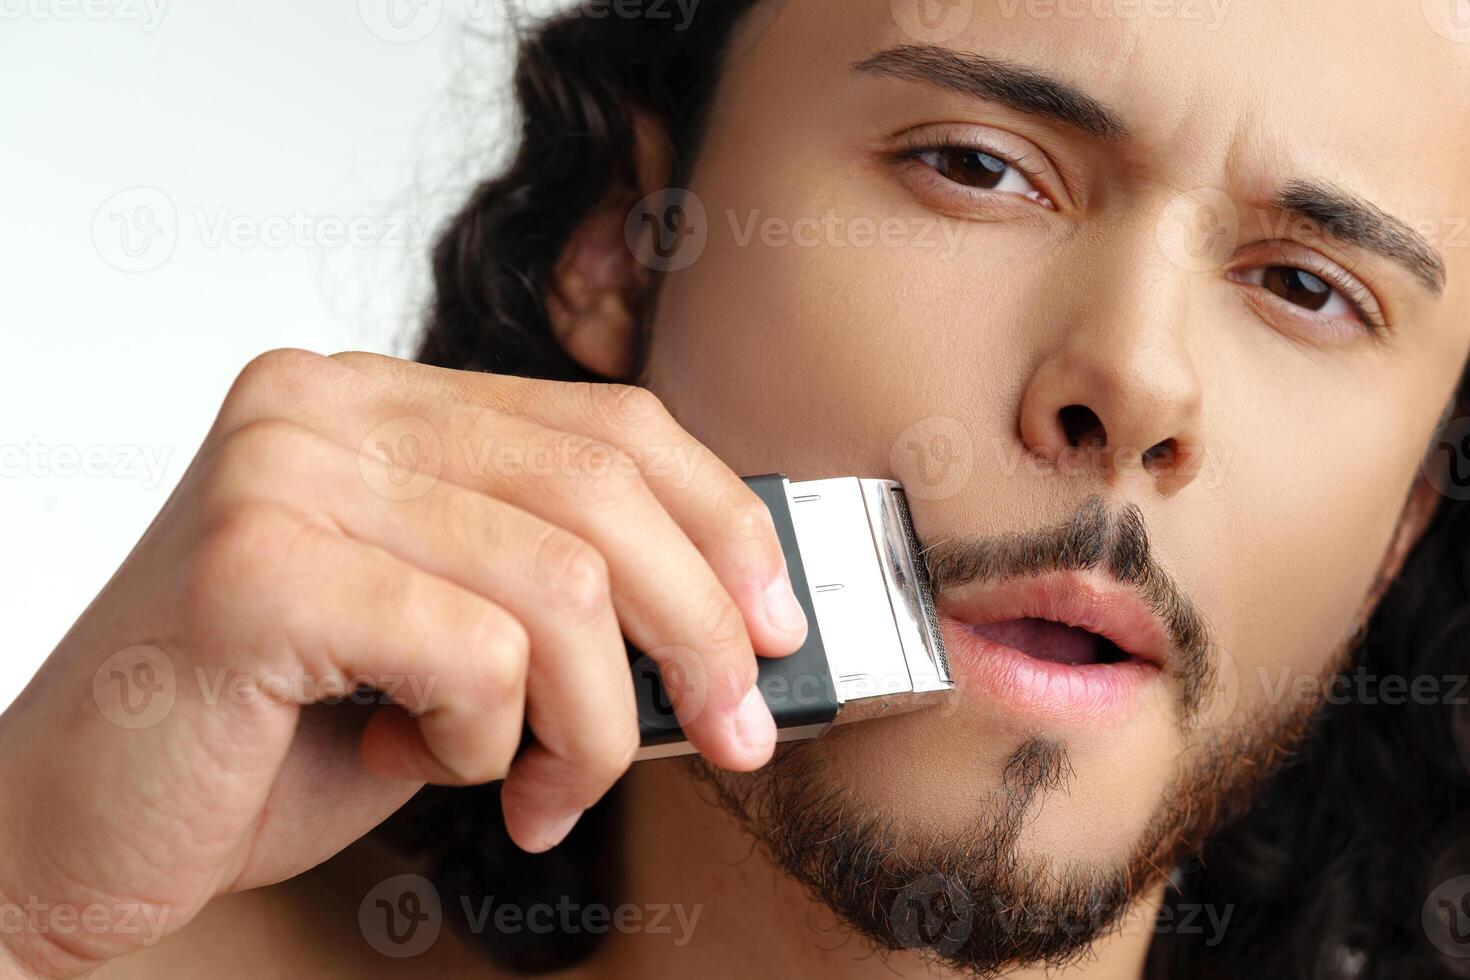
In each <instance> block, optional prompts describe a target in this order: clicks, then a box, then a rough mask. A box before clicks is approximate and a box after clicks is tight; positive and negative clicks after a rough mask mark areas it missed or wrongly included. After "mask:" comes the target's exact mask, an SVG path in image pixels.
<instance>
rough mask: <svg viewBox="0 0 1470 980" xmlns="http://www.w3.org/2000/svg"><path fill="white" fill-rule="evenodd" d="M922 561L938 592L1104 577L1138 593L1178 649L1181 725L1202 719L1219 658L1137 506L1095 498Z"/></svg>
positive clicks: (946, 544)
mask: <svg viewBox="0 0 1470 980" xmlns="http://www.w3.org/2000/svg"><path fill="white" fill-rule="evenodd" d="M924 560H925V563H926V564H927V565H928V569H929V582H930V586H931V588H932V589H933V590H934V592H935V593H936V594H942V593H943V592H944V591H946V590H951V589H956V588H959V587H961V586H965V585H972V584H977V583H978V584H983V583H986V582H997V581H1005V580H1008V579H1015V578H1030V577H1034V576H1037V575H1042V574H1045V573H1048V572H1081V571H1093V570H1100V571H1103V572H1104V573H1106V574H1107V575H1109V576H1110V577H1111V578H1113V579H1114V580H1115V581H1116V582H1118V583H1120V584H1122V585H1125V586H1128V587H1129V588H1131V589H1133V590H1135V591H1136V592H1137V593H1138V594H1139V596H1140V597H1141V598H1142V599H1143V601H1144V602H1145V603H1146V604H1147V605H1148V607H1149V608H1150V609H1151V610H1152V611H1153V613H1154V615H1155V616H1157V617H1158V618H1159V621H1160V622H1161V623H1162V624H1163V626H1164V630H1165V632H1166V633H1167V635H1168V637H1169V640H1170V643H1171V644H1172V646H1173V647H1174V651H1173V654H1174V655H1173V656H1172V657H1170V658H1169V664H1168V668H1167V669H1168V670H1169V672H1170V673H1171V674H1173V675H1174V676H1175V678H1176V679H1177V681H1178V684H1179V696H1180V708H1181V712H1182V715H1183V720H1185V721H1189V720H1192V719H1193V718H1195V717H1196V716H1197V715H1198V712H1199V710H1200V707H1201V704H1202V702H1203V700H1204V697H1205V695H1206V694H1207V692H1208V691H1209V690H1210V688H1211V686H1212V684H1213V681H1214V676H1215V673H1216V671H1217V669H1218V664H1219V662H1220V658H1221V653H1220V650H1219V647H1218V646H1217V645H1216V643H1215V642H1214V639H1213V637H1212V634H1211V631H1210V629H1209V625H1208V621H1207V620H1206V619H1205V618H1204V616H1203V615H1202V614H1201V613H1200V611H1199V608H1198V607H1197V606H1196V605H1195V604H1194V602H1193V601H1191V600H1190V598H1189V596H1188V595H1186V594H1185V592H1184V590H1183V589H1182V588H1181V587H1180V586H1179V584H1178V583H1176V582H1175V581H1174V579H1173V578H1172V577H1171V576H1170V575H1169V573H1168V572H1167V571H1165V570H1164V569H1163V567H1161V566H1160V565H1159V563H1158V561H1157V559H1155V557H1154V555H1153V551H1152V546H1151V545H1150V543H1149V537H1148V528H1147V525H1146V523H1145V521H1144V517H1143V511H1142V510H1140V509H1139V507H1138V506H1137V505H1136V504H1124V505H1121V506H1119V507H1117V508H1110V507H1109V506H1108V503H1107V501H1106V500H1104V499H1103V498H1102V497H1101V496H1096V495H1094V496H1090V497H1088V498H1086V499H1085V500H1083V501H1082V502H1081V504H1079V505H1078V507H1077V509H1076V511H1075V512H1073V514H1072V515H1071V516H1070V517H1068V518H1067V519H1066V520H1064V521H1062V522H1061V523H1059V524H1055V525H1052V526H1050V527H1044V528H1041V529H1038V530H1034V531H1024V532H1012V533H1008V534H1002V535H995V536H988V537H972V538H963V539H955V538H951V539H948V540H945V541H939V542H936V543H935V544H933V545H931V546H929V547H927V548H925V549H924Z"/></svg>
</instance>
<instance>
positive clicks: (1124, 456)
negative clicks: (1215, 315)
mask: <svg viewBox="0 0 1470 980" xmlns="http://www.w3.org/2000/svg"><path fill="white" fill-rule="evenodd" d="M1130 281H1131V282H1132V283H1133V284H1134V286H1135V287H1137V286H1138V282H1139V280H1138V279H1136V278H1134V279H1131V280H1130ZM1155 285H1156V286H1158V285H1160V284H1157V283H1156V284H1155ZM1118 292H1119V295H1118V296H1116V297H1115V301H1114V302H1107V301H1106V299H1104V301H1103V302H1102V303H1100V304H1099V303H1094V305H1092V306H1090V307H1089V308H1087V309H1078V310H1074V311H1073V312H1071V313H1070V314H1067V315H1066V316H1065V317H1064V321H1065V322H1063V323H1062V324H1060V326H1059V329H1058V330H1057V331H1056V333H1055V339H1054V340H1053V342H1052V343H1051V344H1050V345H1049V347H1048V349H1046V350H1044V351H1043V352H1042V354H1041V356H1040V358H1039V360H1038V361H1037V362H1036V366H1035V368H1034V370H1033V371H1032V374H1031V376H1030V378H1029V379H1028V381H1027V384H1026V388H1025V391H1024V394H1023V395H1022V398H1021V406H1020V434H1021V440H1022V442H1023V443H1024V444H1025V446H1026V449H1027V450H1028V451H1029V452H1031V453H1032V454H1034V455H1035V456H1038V457H1041V458H1043V459H1048V460H1052V461H1056V462H1059V463H1063V462H1064V463H1066V464H1068V465H1069V466H1075V465H1083V466H1087V467H1091V468H1095V469H1096V470H1098V471H1099V472H1101V473H1102V474H1103V475H1105V476H1106V477H1107V478H1109V479H1110V480H1112V481H1121V480H1128V479H1142V480H1144V481H1147V482H1149V483H1151V484H1152V486H1153V488H1154V489H1156V490H1157V491H1158V492H1159V493H1161V494H1164V495H1166V496H1167V495H1172V494H1174V493H1177V492H1178V491H1179V490H1181V489H1182V488H1183V487H1185V486H1187V485H1188V484H1189V483H1190V482H1192V481H1193V479H1194V478H1195V476H1196V475H1197V474H1198V472H1199V467H1198V465H1195V464H1197V462H1198V458H1199V454H1200V452H1201V449H1202V446H1201V433H1200V415H1201V402H1202V400H1203V399H1202V392H1201V385H1200V377H1199V373H1198V371H1197V370H1196V366H1195V364H1194V362H1193V360H1192V359H1191V356H1190V352H1189V348H1188V337H1187V336H1186V331H1185V330H1184V329H1183V324H1185V323H1186V322H1187V315H1186V312H1185V310H1184V309H1183V308H1182V304H1181V303H1180V302H1175V301H1171V299H1170V297H1169V294H1168V289H1167V286H1165V287H1163V288H1162V289H1154V290H1145V289H1143V288H1142V287H1138V288H1132V289H1128V290H1119V291H1118ZM1093 298H1094V299H1095V300H1096V299H1098V298H1099V297H1098V296H1097V294H1096V293H1094V294H1093ZM1138 474H1142V476H1138Z"/></svg>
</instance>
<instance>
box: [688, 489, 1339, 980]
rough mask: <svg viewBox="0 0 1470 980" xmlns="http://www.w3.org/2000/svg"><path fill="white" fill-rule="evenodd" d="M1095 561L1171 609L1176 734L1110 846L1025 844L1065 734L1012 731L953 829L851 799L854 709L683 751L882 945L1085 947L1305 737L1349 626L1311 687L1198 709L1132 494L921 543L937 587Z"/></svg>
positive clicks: (1203, 640) (1053, 778)
mask: <svg viewBox="0 0 1470 980" xmlns="http://www.w3.org/2000/svg"><path fill="white" fill-rule="evenodd" d="M1098 567H1102V568H1105V569H1106V570H1107V571H1108V572H1109V574H1111V575H1112V576H1113V577H1115V578H1117V579H1118V580H1120V581H1123V582H1126V583H1128V584H1130V585H1132V586H1134V587H1136V588H1138V589H1139V590H1140V591H1141V592H1142V593H1143V594H1144V595H1145V597H1146V598H1147V600H1148V601H1149V603H1150V604H1151V605H1152V607H1153V608H1154V609H1155V610H1157V611H1159V612H1160V614H1161V616H1162V618H1163V619H1164V620H1165V621H1166V622H1167V624H1168V628H1169V632H1170V634H1171V637H1172V639H1173V641H1174V649H1175V661H1176V663H1175V664H1174V669H1173V676H1172V677H1171V679H1170V683H1172V684H1173V686H1174V691H1175V695H1176V699H1177V702H1178V704H1177V708H1178V713H1177V721H1178V724H1179V730H1180V732H1181V735H1182V736H1183V737H1185V738H1186V739H1187V741H1186V742H1185V743H1184V744H1185V745H1186V746H1187V748H1186V749H1185V750H1184V751H1182V752H1181V753H1180V757H1179V762H1178V764H1177V766H1176V769H1175V771H1174V772H1173V774H1172V775H1171V777H1170V778H1169V779H1168V781H1167V782H1166V783H1165V788H1164V791H1163V792H1162V793H1161V795H1160V798H1159V801H1158V803H1157V805H1156V806H1155V807H1154V808H1153V810H1152V813H1151V815H1150V816H1149V817H1148V819H1147V820H1146V821H1145V822H1144V829H1143V831H1142V832H1141V833H1140V834H1139V835H1138V837H1137V839H1136V840H1135V841H1133V842H1132V844H1131V846H1129V847H1127V848H1126V849H1123V850H1122V853H1124V854H1125V857H1123V858H1122V859H1121V860H1117V861H1113V862H1108V863H1103V862H1099V863H1097V864H1095V865H1080V864H1079V863H1077V862H1071V863H1068V864H1066V865H1061V864H1060V863H1059V862H1055V861H1049V860H1048V859H1047V857H1046V855H1045V854H1035V853H1027V852H1026V851H1025V850H1023V848H1022V847H1021V845H1020V842H1021V839H1022V835H1023V832H1024V831H1025V830H1026V829H1027V827H1028V821H1029V820H1030V819H1032V817H1033V816H1034V815H1035V814H1036V813H1037V811H1038V810H1039V808H1040V807H1041V806H1042V804H1043V803H1044V802H1045V800H1046V798H1047V797H1048V796H1049V795H1051V794H1054V793H1058V792H1064V791H1066V790H1067V788H1068V783H1069V782H1070V781H1071V780H1073V779H1075V778H1076V777H1077V776H1078V773H1077V772H1076V771H1075V770H1074V768H1073V765H1072V762H1071V760H1070V758H1069V754H1068V751H1067V746H1066V744H1065V743H1064V742H1062V741H1060V740H1058V739H1055V738H1051V737H1047V736H1045V735H1031V736H1028V737H1025V738H1022V739H1020V740H1019V742H1018V744H1017V745H1016V747H1015V748H1014V750H1012V751H1011V752H1010V753H1009V755H1008V756H1005V757H1003V761H1002V762H1001V763H1000V764H999V766H998V770H997V771H996V772H994V773H992V774H991V779H992V781H993V782H994V784H995V787H996V788H995V789H994V790H993V791H992V792H991V793H989V794H988V795H986V796H985V797H983V798H982V799H981V800H980V801H979V802H978V803H977V804H975V805H974V807H973V812H971V813H970V814H967V815H966V818H965V820H964V823H963V825H962V826H961V828H960V830H959V831H958V832H955V831H953V830H950V831H948V832H945V833H937V832H933V831H930V830H926V829H925V828H924V827H922V826H921V825H919V821H917V820H915V819H914V818H913V816H912V815H907V814H903V813H898V814H895V813H893V812H891V808H889V807H880V806H875V805H873V804H872V803H871V802H867V801H864V800H863V799H862V798H861V795H860V794H859V793H856V792H854V790H853V788H852V787H851V786H849V785H847V784H846V783H845V782H844V778H841V777H839V775H838V771H839V767H837V766H834V765H833V760H832V754H834V753H841V752H842V746H843V742H844V741H846V740H847V739H850V738H854V737H862V736H864V735H865V734H866V733H864V732H862V731H859V729H864V728H866V727H867V726H864V725H857V726H852V727H843V726H839V727H838V728H836V729H834V730H833V731H832V732H831V733H830V734H828V735H825V736H823V737H822V738H821V739H820V740H818V741H814V742H803V743H795V744H786V745H783V746H780V747H778V750H777V755H776V757H775V758H774V759H773V760H772V762H771V763H770V764H768V765H767V766H766V767H764V768H763V769H760V770H758V771H756V772H753V773H731V772H726V771H724V770H720V769H718V768H716V767H714V766H711V765H709V764H708V763H706V762H704V761H703V759H701V758H699V757H690V759H689V760H687V762H686V764H687V766H688V767H689V770H690V772H691V774H692V775H693V776H694V778H695V779H696V781H697V782H699V783H701V784H703V785H704V786H706V787H708V789H709V790H710V791H712V793H713V796H714V798H715V799H714V802H715V803H716V804H718V805H720V806H721V807H723V808H724V809H725V810H726V811H728V812H729V813H730V814H731V815H732V816H733V817H734V818H735V819H736V820H737V821H738V822H739V823H740V824H741V825H742V827H743V828H744V829H745V831H746V832H747V833H749V834H751V835H752V836H753V837H754V838H755V839H756V840H757V841H758V842H759V843H760V845H761V846H762V847H763V848H764V850H765V851H766V852H767V854H768V855H769V856H770V858H771V859H772V861H773V862H774V863H775V864H776V865H777V866H778V867H780V868H782V869H783V870H784V871H785V872H786V873H787V874H788V875H790V876H791V877H792V878H794V879H795V880H797V881H798V882H800V883H801V884H802V885H804V886H805V887H806V889H807V891H808V892H809V893H810V894H811V895H812V896H813V897H814V898H815V899H816V900H818V901H820V902H822V903H823V904H824V905H827V906H828V907H830V908H831V909H832V910H833V911H834V912H835V913H837V915H838V916H840V917H841V918H842V919H843V920H845V921H846V922H847V923H848V924H849V925H850V926H852V928H854V929H855V930H856V931H857V932H858V933H860V934H861V935H863V936H865V937H866V938H867V939H868V941H869V942H870V943H871V944H872V945H873V946H874V947H876V948H877V949H878V950H914V951H918V952H920V953H922V954H927V955H929V956H931V957H933V958H935V959H939V960H942V961H944V962H946V963H948V964H949V965H951V966H953V967H957V968H959V969H962V970H965V971H968V972H970V973H972V974H974V975H977V976H993V975H995V974H997V973H999V972H1001V971H1002V970H1004V969H1006V968H1008V967H1014V966H1017V965H1020V964H1027V965H1031V964H1036V965H1042V964H1044V965H1047V966H1051V967H1060V966H1063V965H1065V964H1067V963H1069V962H1071V961H1073V960H1075V959H1077V958H1079V957H1081V956H1084V955H1086V953H1087V951H1088V949H1089V947H1091V946H1092V945H1093V943H1095V942H1096V941H1097V940H1098V939H1100V938H1101V937H1103V936H1104V935H1106V934H1107V933H1109V932H1110V931H1111V930H1112V929H1113V928H1114V927H1115V926H1116V925H1117V924H1118V923H1119V920H1120V919H1121V918H1122V916H1123V914H1124V913H1125V912H1126V911H1127V910H1128V908H1129V907H1130V905H1131V904H1132V903H1133V901H1134V900H1135V899H1137V898H1138V897H1139V896H1140V895H1141V894H1143V893H1144V892H1146V891H1148V890H1150V889H1151V888H1153V887H1154V886H1156V885H1157V884H1159V883H1160V882H1161V881H1163V880H1164V879H1166V878H1167V877H1168V876H1169V874H1170V872H1171V870H1172V869H1173V868H1174V867H1175V866H1176V865H1178V864H1179V863H1180V862H1181V861H1182V860H1184V859H1185V858H1186V857H1187V856H1189V855H1190V854H1191V853H1193V852H1196V851H1197V850H1198V849H1199V848H1200V847H1202V846H1203V844H1204V842H1205V840H1206V839H1207V838H1208V837H1209V836H1210V835H1211V834H1212V833H1213V832H1214V831H1216V830H1217V829H1219V828H1220V827H1222V826H1223V825H1224V824H1226V823H1228V822H1229V821H1230V820H1232V819H1234V818H1235V817H1237V816H1239V815H1241V814H1242V813H1243V812H1244V811H1245V810H1246V809H1247V808H1248V807H1249V805H1250V803H1251V801H1252V800H1253V799H1254V798H1255V797H1256V795H1257V794H1258V793H1259V791H1260V789H1261V787H1262V785H1263V783H1264V782H1265V781H1266V779H1267V778H1268V777H1269V776H1270V775H1271V774H1272V773H1274V772H1275V770H1276V769H1277V768H1279V766H1280V764H1281V763H1282V761H1283V760H1284V759H1286V758H1287V757H1289V755H1290V754H1291V752H1292V750H1293V749H1294V748H1295V747H1296V746H1297V745H1298V744H1299V743H1300V742H1301V740H1302V739H1303V738H1304V737H1305V735H1306V733H1307V732H1308V730H1309V729H1310V727H1311V720H1312V717H1313V715H1314V714H1315V712H1316V709H1317V707H1318V705H1319V704H1320V702H1321V693H1322V692H1325V691H1326V690H1327V689H1328V686H1327V684H1326V683H1325V681H1326V679H1327V678H1330V677H1331V676H1332V675H1333V674H1334V673H1335V672H1336V671H1337V670H1338V669H1339V666H1340V665H1341V664H1342V663H1343V661H1344V659H1345V656H1346V654H1347V653H1349V652H1350V650H1351V649H1352V647H1351V644H1344V645H1342V646H1341V647H1339V649H1338V651H1337V656H1335V657H1333V658H1331V663H1329V664H1328V665H1327V667H1326V669H1325V670H1324V671H1323V675H1322V677H1321V678H1319V683H1318V684H1317V685H1316V686H1315V690H1316V692H1318V697H1317V698H1316V699H1314V700H1305V699H1304V700H1302V701H1294V700H1292V699H1287V702H1286V704H1285V707H1273V706H1272V705H1270V704H1267V705H1265V706H1264V707H1263V708H1261V709H1259V711H1258V712H1257V713H1256V716H1255V717H1251V718H1247V719H1244V720H1243V721H1242V722H1241V723H1239V724H1230V725H1222V726H1219V727H1217V728H1214V729H1207V728H1201V727H1199V724H1198V723H1199V722H1200V720H1201V717H1200V716H1201V711H1202V709H1203V707H1204V702H1205V700H1206V699H1207V695H1208V692H1209V691H1210V689H1211V688H1212V687H1213V686H1214V684H1215V681H1216V677H1217V670H1216V667H1218V665H1219V661H1220V660H1221V658H1222V657H1223V654H1222V653H1221V652H1220V651H1219V650H1218V649H1216V648H1215V647H1214V645H1213V642H1212V641H1211V639H1210V637H1209V636H1208V632H1207V630H1206V629H1205V628H1204V626H1203V622H1204V620H1203V617H1201V616H1200V615H1199V614H1198V612H1197V611H1196V610H1195V609H1194V607H1193V605H1192V603H1190V602H1189V600H1188V598H1187V597H1186V596H1185V595H1184V594H1183V593H1182V591H1181V590H1180V589H1179V588H1178V587H1177V586H1176V585H1175V584H1174V583H1173V581H1172V580H1171V579H1170V578H1169V577H1168V575H1167V574H1165V573H1164V572H1163V570H1162V569H1161V568H1159V566H1158V565H1157V564H1156V563H1155V562H1154V559H1153V556H1152V554H1151V552H1150V547H1149V543H1148V537H1147V535H1146V533H1145V532H1144V527H1143V522H1142V516H1141V514H1140V513H1139V512H1138V511H1137V508H1134V507H1125V508H1123V509H1122V511H1121V512H1119V513H1117V514H1113V513H1110V512H1109V510H1108V508H1107V507H1106V506H1105V505H1104V504H1103V502H1102V501H1101V500H1100V499H1098V498H1092V499H1089V500H1087V501H1085V502H1084V503H1083V504H1082V506H1080V507H1079V508H1078V510H1077V512H1076V513H1075V514H1074V515H1073V516H1072V517H1071V518H1070V519H1069V520H1067V521H1065V522H1064V523H1062V524H1060V525H1057V526H1055V527H1051V528H1046V529H1044V530H1041V531H1038V532H1033V533H1030V534H1025V535H1009V536H1005V537H1001V538H995V539H982V540H976V541H970V542H965V543H958V544H957V543H952V542H951V543H947V544H945V545H941V546H939V547H938V548H936V549H931V552H930V564H929V570H930V575H931V578H932V579H933V581H934V584H935V587H936V592H937V591H939V590H940V589H943V588H945V587H952V586H955V585H958V584H964V583H966V582H972V581H976V580H985V579H997V578H1005V577H1010V576H1015V575H1030V574H1035V573H1038V572H1043V571H1051V570H1057V569H1081V568H1098Z"/></svg>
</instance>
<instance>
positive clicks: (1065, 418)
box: [1057, 405, 1108, 449]
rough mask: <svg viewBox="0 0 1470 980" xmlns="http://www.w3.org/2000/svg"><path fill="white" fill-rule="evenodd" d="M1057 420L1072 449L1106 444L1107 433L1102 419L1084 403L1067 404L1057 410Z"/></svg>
mask: <svg viewBox="0 0 1470 980" xmlns="http://www.w3.org/2000/svg"><path fill="white" fill-rule="evenodd" d="M1057 421H1058V422H1059V423H1061V426H1062V431H1063V432H1065V433H1066V435H1067V445H1069V446H1071V447H1073V448H1074V449H1079V448H1084V447H1100V446H1106V445H1107V444H1108V433H1107V430H1106V429H1104V428H1103V424H1102V419H1100V418H1098V417H1097V413H1096V412H1094V411H1093V410H1092V409H1090V408H1088V407H1087V406H1086V405H1068V406H1066V407H1065V408H1062V409H1059V410H1058V411H1057Z"/></svg>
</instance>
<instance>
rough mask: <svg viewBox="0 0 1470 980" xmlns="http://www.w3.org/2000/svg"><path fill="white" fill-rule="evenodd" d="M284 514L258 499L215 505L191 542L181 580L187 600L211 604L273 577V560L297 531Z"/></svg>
mask: <svg viewBox="0 0 1470 980" xmlns="http://www.w3.org/2000/svg"><path fill="white" fill-rule="evenodd" d="M302 530H303V528H302V526H301V525H300V523H299V522H298V521H297V520H296V519H295V518H294V517H293V516H292V515H291V514H289V513H288V512H286V511H284V510H282V509H279V508H277V507H275V506H272V505H271V504H268V503H264V502H261V501H243V502H239V503H234V504H230V505H228V506H225V507H222V508H220V509H219V512H218V513H216V514H215V515H213V517H212V518H210V520H209V521H208V522H207V524H206V526H205V528H204V530H203V531H202V532H201V534H200V536H199V539H198V541H197V542H196V543H195V546H194V549H193V552H192V555H191V558H190V562H189V569H188V574H187V575H186V576H185V582H186V583H187V584H188V589H189V599H190V600H191V601H192V604H193V605H194V606H195V607H196V608H198V607H201V606H203V607H206V608H209V607H212V605H213V604H214V603H215V602H217V601H219V600H221V599H223V598H224V595H225V594H227V593H228V594H242V593H251V592H254V591H256V590H258V589H260V588H262V587H265V586H267V585H268V584H269V583H270V582H271V581H272V580H274V579H275V578H277V576H275V575H273V574H272V573H271V571H270V570H271V569H272V568H277V567H278V561H277V560H278V558H279V556H280V555H281V553H282V552H283V551H285V550H288V549H289V548H290V547H291V545H292V542H294V541H295V539H297V538H298V537H299V536H300V534H301V533H302Z"/></svg>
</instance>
